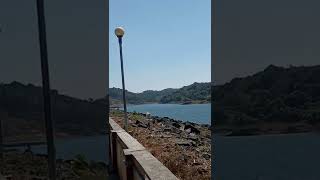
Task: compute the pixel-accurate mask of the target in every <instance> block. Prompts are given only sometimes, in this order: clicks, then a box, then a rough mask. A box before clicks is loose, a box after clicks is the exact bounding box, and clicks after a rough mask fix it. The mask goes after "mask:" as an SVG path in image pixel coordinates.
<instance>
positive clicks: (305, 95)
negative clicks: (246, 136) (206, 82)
mask: <svg viewBox="0 0 320 180" xmlns="http://www.w3.org/2000/svg"><path fill="white" fill-rule="evenodd" d="M319 77H320V66H311V67H290V68H283V67H277V66H274V65H270V66H268V67H267V68H266V69H265V70H264V71H262V72H259V73H256V74H254V75H252V76H248V77H245V78H236V79H233V80H232V81H231V82H229V83H226V84H224V85H222V86H215V87H214V88H213V107H214V108H213V111H214V113H213V114H214V120H215V122H214V123H215V124H216V125H218V126H219V125H235V126H245V125H253V124H258V123H261V122H263V123H274V122H281V123H298V122H300V123H305V124H318V123H320V78H319Z"/></svg>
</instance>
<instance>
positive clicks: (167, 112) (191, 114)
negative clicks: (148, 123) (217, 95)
mask: <svg viewBox="0 0 320 180" xmlns="http://www.w3.org/2000/svg"><path fill="white" fill-rule="evenodd" d="M127 108H128V111H129V112H133V111H136V112H141V113H146V112H149V113H151V115H153V116H154V115H155V116H160V117H170V118H173V119H177V120H182V121H191V122H195V123H199V124H211V121H210V119H211V104H187V105H180V104H142V105H129V106H128V107H127Z"/></svg>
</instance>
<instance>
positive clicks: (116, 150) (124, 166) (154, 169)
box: [109, 118, 178, 180]
mask: <svg viewBox="0 0 320 180" xmlns="http://www.w3.org/2000/svg"><path fill="white" fill-rule="evenodd" d="M109 123H110V129H111V134H110V146H111V162H112V167H113V169H115V170H116V171H117V173H118V174H119V177H120V179H121V180H141V179H149V180H160V179H162V180H177V179H178V178H177V177H176V176H175V175H174V174H173V173H172V172H171V171H170V170H169V169H168V168H167V167H165V166H164V165H163V164H162V163H161V162H160V161H159V160H158V159H157V158H155V157H154V156H153V155H152V154H151V153H150V152H149V151H147V150H146V149H145V148H144V147H143V146H142V145H141V144H140V143H139V142H138V141H137V140H136V139H135V138H133V137H132V136H131V135H130V134H128V133H127V132H126V131H124V130H123V129H122V128H121V127H120V126H119V125H118V124H117V123H116V122H115V121H113V120H112V119H111V118H109Z"/></svg>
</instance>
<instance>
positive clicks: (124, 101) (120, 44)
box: [118, 37, 128, 131]
mask: <svg viewBox="0 0 320 180" xmlns="http://www.w3.org/2000/svg"><path fill="white" fill-rule="evenodd" d="M118 39H119V47H120V61H121V75H122V97H123V109H124V129H125V130H126V131H128V118H127V103H126V88H125V85H124V72H123V57H122V37H118Z"/></svg>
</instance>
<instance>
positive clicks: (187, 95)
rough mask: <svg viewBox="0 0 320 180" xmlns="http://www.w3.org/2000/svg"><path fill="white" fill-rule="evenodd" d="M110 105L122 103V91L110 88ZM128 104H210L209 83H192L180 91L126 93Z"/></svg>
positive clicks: (170, 89) (169, 89)
mask: <svg viewBox="0 0 320 180" xmlns="http://www.w3.org/2000/svg"><path fill="white" fill-rule="evenodd" d="M109 94H110V101H111V104H118V103H119V104H120V103H121V102H122V89H120V88H110V89H109ZM126 98H127V101H128V103H130V104H143V103H207V102H210V83H193V84H191V85H189V86H184V87H182V88H180V89H172V88H168V89H164V90H161V91H153V90H147V91H143V92H142V93H133V92H130V91H126Z"/></svg>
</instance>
